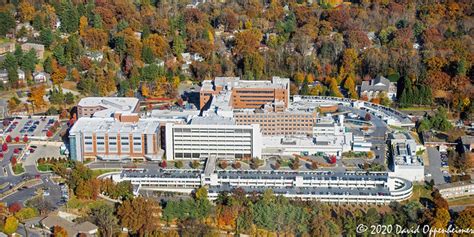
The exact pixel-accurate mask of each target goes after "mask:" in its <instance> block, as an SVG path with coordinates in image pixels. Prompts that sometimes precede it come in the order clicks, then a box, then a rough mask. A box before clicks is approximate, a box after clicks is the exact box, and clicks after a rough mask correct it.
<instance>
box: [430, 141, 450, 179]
mask: <svg viewBox="0 0 474 237" xmlns="http://www.w3.org/2000/svg"><path fill="white" fill-rule="evenodd" d="M427 151H428V158H429V166H425V176H426V177H425V179H426V180H431V179H433V180H434V182H435V184H443V183H447V182H448V181H449V179H450V177H449V173H448V172H447V171H446V172H445V171H442V167H443V164H444V163H443V159H445V160H446V161H447V159H448V157H447V155H446V154H445V153H444V152H443V154H442V153H440V152H439V151H438V149H436V148H435V147H428V148H427ZM446 165H447V164H446Z"/></svg>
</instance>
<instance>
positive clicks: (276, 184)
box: [111, 158, 413, 204]
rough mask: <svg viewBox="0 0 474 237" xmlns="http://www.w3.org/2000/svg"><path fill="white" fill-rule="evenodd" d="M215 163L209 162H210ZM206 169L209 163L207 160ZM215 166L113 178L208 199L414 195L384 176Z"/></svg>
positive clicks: (377, 199) (386, 199) (357, 199)
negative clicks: (239, 192) (200, 193)
mask: <svg viewBox="0 0 474 237" xmlns="http://www.w3.org/2000/svg"><path fill="white" fill-rule="evenodd" d="M212 159H213V158H211V160H212ZM208 163H209V160H208ZM214 168H215V162H211V164H206V168H205V170H204V171H198V170H177V169H166V170H132V171H131V170H128V171H122V172H121V173H116V174H113V175H111V177H112V179H113V180H114V181H115V182H120V181H130V182H131V183H132V185H134V186H135V187H137V188H138V189H147V190H158V191H171V192H191V191H192V190H193V189H195V188H198V187H201V186H205V187H207V188H208V191H209V192H208V197H209V199H211V200H213V199H216V198H217V196H218V194H219V193H220V192H223V191H226V192H231V191H233V190H234V189H237V188H240V189H243V190H244V191H246V192H247V193H253V192H257V193H263V192H264V191H265V190H266V189H271V190H272V191H273V192H274V193H275V194H276V195H283V196H286V197H288V198H300V199H303V200H319V201H322V202H332V203H380V204H386V203H390V202H392V201H403V200H406V199H408V198H410V196H411V195H412V191H413V187H412V183H411V182H409V181H407V180H405V179H401V178H395V177H390V176H389V175H388V174H387V173H383V172H371V173H367V172H332V171H272V170H246V171H235V170H233V171H222V170H215V169H214Z"/></svg>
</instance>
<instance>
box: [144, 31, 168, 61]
mask: <svg viewBox="0 0 474 237" xmlns="http://www.w3.org/2000/svg"><path fill="white" fill-rule="evenodd" d="M143 45H144V46H146V47H149V48H150V49H151V51H152V52H153V54H155V55H156V56H157V57H160V58H162V57H164V56H165V55H166V52H167V51H168V50H169V45H168V42H166V39H165V38H164V37H163V36H161V35H158V34H151V35H150V36H148V37H147V38H146V39H144V40H143Z"/></svg>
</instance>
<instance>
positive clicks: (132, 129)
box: [69, 118, 160, 134]
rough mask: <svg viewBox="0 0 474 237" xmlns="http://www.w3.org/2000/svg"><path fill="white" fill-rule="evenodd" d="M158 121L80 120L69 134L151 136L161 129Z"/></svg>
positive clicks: (150, 119)
mask: <svg viewBox="0 0 474 237" xmlns="http://www.w3.org/2000/svg"><path fill="white" fill-rule="evenodd" d="M159 126H160V123H159V121H158V120H156V119H152V118H144V119H140V120H139V121H138V122H137V123H127V122H120V121H118V120H116V119H115V118H79V119H78V120H77V122H76V123H75V124H74V126H73V127H72V129H71V130H70V131H69V133H71V134H73V133H78V132H82V133H97V132H99V133H101V132H107V133H140V134H151V133H155V132H156V131H157V130H158V129H159Z"/></svg>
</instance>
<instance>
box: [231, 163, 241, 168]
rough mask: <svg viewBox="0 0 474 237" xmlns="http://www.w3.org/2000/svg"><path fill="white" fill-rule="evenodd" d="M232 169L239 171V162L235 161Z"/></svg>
mask: <svg viewBox="0 0 474 237" xmlns="http://www.w3.org/2000/svg"><path fill="white" fill-rule="evenodd" d="M232 167H234V169H240V167H242V165H241V164H240V162H238V161H236V162H235V163H234V164H233V165H232Z"/></svg>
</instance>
